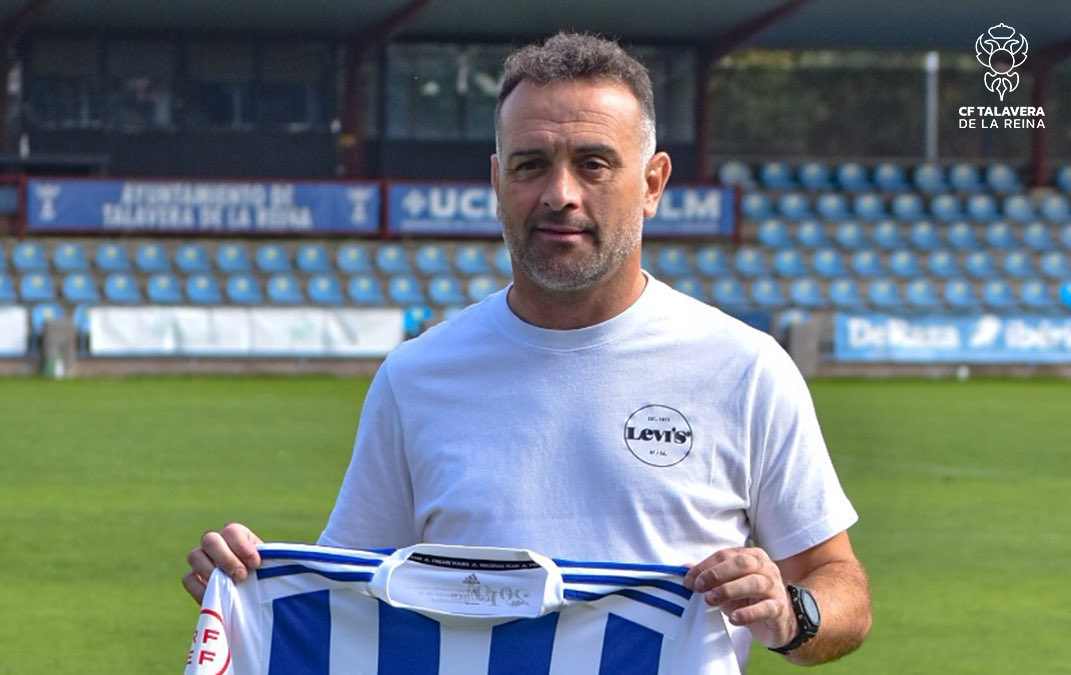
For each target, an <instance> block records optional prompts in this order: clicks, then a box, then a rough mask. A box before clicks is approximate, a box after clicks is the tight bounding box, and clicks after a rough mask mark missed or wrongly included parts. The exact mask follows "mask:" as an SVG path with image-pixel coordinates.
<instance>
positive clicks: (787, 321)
mask: <svg viewBox="0 0 1071 675" xmlns="http://www.w3.org/2000/svg"><path fill="white" fill-rule="evenodd" d="M810 320H811V315H810V313H809V312H807V310H805V309H803V308H802V307H790V308H788V309H786V310H784V311H781V312H778V313H777V315H776V316H775V317H774V323H773V327H772V331H773V332H772V335H774V336H775V337H776V338H777V339H778V340H782V341H784V340H787V339H788V332H789V330H791V329H792V327H793V326H797V325H799V324H802V323H805V322H807V321H810Z"/></svg>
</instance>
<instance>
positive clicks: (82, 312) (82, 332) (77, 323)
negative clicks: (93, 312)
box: [71, 305, 89, 340]
mask: <svg viewBox="0 0 1071 675" xmlns="http://www.w3.org/2000/svg"><path fill="white" fill-rule="evenodd" d="M71 321H72V322H73V323H74V333H75V337H76V339H80V340H81V339H88V338H89V305H78V306H76V307H75V308H74V314H73V315H72V316H71Z"/></svg>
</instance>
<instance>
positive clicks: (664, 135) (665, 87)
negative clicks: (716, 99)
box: [629, 47, 695, 143]
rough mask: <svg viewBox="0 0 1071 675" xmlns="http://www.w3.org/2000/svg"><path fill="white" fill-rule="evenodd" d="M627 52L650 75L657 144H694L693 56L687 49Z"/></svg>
mask: <svg viewBox="0 0 1071 675" xmlns="http://www.w3.org/2000/svg"><path fill="white" fill-rule="evenodd" d="M629 52H630V53H631V54H632V55H633V56H635V57H636V58H637V59H639V60H640V61H641V62H642V63H643V64H644V65H645V66H647V71H648V72H649V73H650V74H651V88H652V89H653V90H654V97H655V117H656V118H657V123H658V142H659V143H691V142H693V141H694V140H695V122H694V120H695V55H694V54H693V53H692V52H691V51H690V50H686V49H672V48H670V49H666V48H660V47H636V48H633V49H629Z"/></svg>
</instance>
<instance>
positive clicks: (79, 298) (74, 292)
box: [62, 272, 100, 305]
mask: <svg viewBox="0 0 1071 675" xmlns="http://www.w3.org/2000/svg"><path fill="white" fill-rule="evenodd" d="M62 291H63V299H64V300H66V301H67V302H69V303H71V304H72V305H78V304H82V303H89V304H96V303H98V302H100V295H99V294H98V293H97V285H96V284H95V283H94V282H93V277H91V276H89V275H88V274H86V273H85V272H72V273H71V274H68V275H67V276H65V277H64V278H63V287H62Z"/></svg>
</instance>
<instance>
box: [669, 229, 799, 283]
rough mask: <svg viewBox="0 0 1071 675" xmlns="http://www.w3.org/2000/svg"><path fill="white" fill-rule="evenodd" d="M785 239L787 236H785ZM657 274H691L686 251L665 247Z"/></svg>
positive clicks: (676, 247)
mask: <svg viewBox="0 0 1071 675" xmlns="http://www.w3.org/2000/svg"><path fill="white" fill-rule="evenodd" d="M785 236H786V238H787V236H788V235H785ZM658 273H659V274H660V275H662V276H664V277H669V278H677V277H686V276H689V275H691V274H692V264H691V263H690V262H689V261H688V251H687V250H686V249H685V248H684V247H683V246H665V247H663V248H662V250H660V251H659V252H658Z"/></svg>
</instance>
